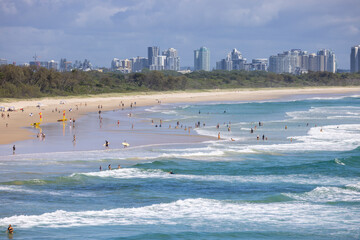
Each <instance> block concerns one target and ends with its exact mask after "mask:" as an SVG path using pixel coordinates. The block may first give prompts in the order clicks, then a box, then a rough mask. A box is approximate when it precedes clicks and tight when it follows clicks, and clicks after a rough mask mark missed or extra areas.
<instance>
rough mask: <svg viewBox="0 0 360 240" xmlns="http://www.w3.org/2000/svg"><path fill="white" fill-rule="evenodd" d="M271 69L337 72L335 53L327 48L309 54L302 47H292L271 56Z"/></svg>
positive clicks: (282, 71)
mask: <svg viewBox="0 0 360 240" xmlns="http://www.w3.org/2000/svg"><path fill="white" fill-rule="evenodd" d="M269 71H270V72H275V73H293V74H296V73H299V72H307V71H314V72H324V71H327V72H333V73H335V72H336V58H335V54H334V53H333V52H332V51H330V50H327V49H322V50H319V51H318V53H317V54H315V53H313V54H308V53H307V52H306V51H302V50H300V49H292V50H291V51H285V52H283V53H279V54H278V55H274V56H270V58H269Z"/></svg>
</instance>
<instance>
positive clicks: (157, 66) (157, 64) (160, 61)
mask: <svg viewBox="0 0 360 240" xmlns="http://www.w3.org/2000/svg"><path fill="white" fill-rule="evenodd" d="M165 61H166V56H156V57H153V59H152V64H151V65H150V66H149V68H150V70H156V71H162V70H165Z"/></svg>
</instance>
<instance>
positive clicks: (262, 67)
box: [251, 58, 268, 71]
mask: <svg viewBox="0 0 360 240" xmlns="http://www.w3.org/2000/svg"><path fill="white" fill-rule="evenodd" d="M267 68H268V59H267V58H255V59H253V60H252V62H251V70H253V71H267Z"/></svg>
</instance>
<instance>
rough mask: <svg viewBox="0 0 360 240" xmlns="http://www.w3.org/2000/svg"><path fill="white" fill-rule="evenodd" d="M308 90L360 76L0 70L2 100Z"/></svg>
mask: <svg viewBox="0 0 360 240" xmlns="http://www.w3.org/2000/svg"><path fill="white" fill-rule="evenodd" d="M308 86H360V74H349V73H337V74H333V73H328V72H312V73H308V74H303V75H300V76H295V75H290V74H275V73H269V72H259V71H254V72H246V71H231V72H228V71H212V72H204V71H200V72H193V73H189V74H185V75H182V74H180V73H177V72H172V71H163V72H159V71H144V72H142V73H130V74H121V73H114V72H107V73H101V72H98V71H91V72H81V71H76V70H74V71H72V72H64V73H61V72H56V71H53V70H48V69H45V68H38V67H19V66H14V65H4V66H0V98H33V97H45V96H70V95H84V94H100V93H128V92H148V91H167V90H189V89H227V88H267V87H308Z"/></svg>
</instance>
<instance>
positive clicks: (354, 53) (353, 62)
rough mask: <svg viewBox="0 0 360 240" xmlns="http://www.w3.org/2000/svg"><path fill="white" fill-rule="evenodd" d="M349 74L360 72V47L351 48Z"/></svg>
mask: <svg viewBox="0 0 360 240" xmlns="http://www.w3.org/2000/svg"><path fill="white" fill-rule="evenodd" d="M350 72H352V73H356V72H360V45H357V46H354V47H352V48H351V53H350Z"/></svg>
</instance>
